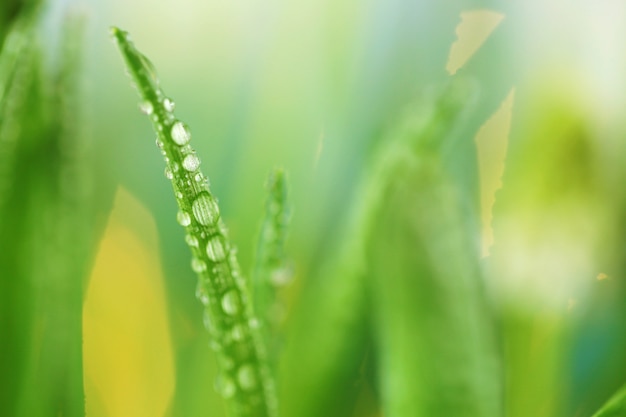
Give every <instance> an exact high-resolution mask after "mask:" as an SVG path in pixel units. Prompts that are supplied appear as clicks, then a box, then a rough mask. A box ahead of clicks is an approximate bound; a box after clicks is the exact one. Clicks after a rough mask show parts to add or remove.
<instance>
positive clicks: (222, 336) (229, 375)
mask: <svg viewBox="0 0 626 417" xmlns="http://www.w3.org/2000/svg"><path fill="white" fill-rule="evenodd" d="M112 35H113V38H114V39H115V41H116V42H117V44H118V47H119V49H120V52H121V54H122V56H123V57H124V60H125V62H126V66H127V68H128V70H129V72H130V74H131V76H132V78H133V79H134V81H135V83H136V87H137V90H138V92H139V95H140V96H141V99H142V103H141V108H142V110H143V112H144V113H146V114H148V115H149V116H150V119H151V121H152V124H153V127H154V129H155V131H156V133H157V144H158V146H159V148H160V149H161V151H162V154H163V156H164V158H165V162H166V176H167V177H168V178H169V179H170V180H171V181H172V186H173V188H174V194H175V196H176V201H177V203H178V206H179V208H180V211H179V213H178V222H179V223H180V224H181V225H182V226H184V227H185V229H186V231H187V234H188V235H187V243H188V244H189V246H190V249H191V252H192V256H193V259H192V268H193V270H194V271H195V272H196V273H197V274H198V291H197V296H198V298H199V299H200V301H201V302H202V304H203V305H204V309H205V310H204V311H205V326H206V327H207V330H208V331H209V333H210V334H211V337H212V340H213V342H212V343H213V346H214V349H215V350H216V351H217V352H218V353H219V354H218V359H219V365H220V368H221V375H220V376H219V378H218V383H217V386H218V391H219V392H220V393H221V394H222V396H223V397H224V398H225V399H227V400H228V403H229V405H230V409H231V411H232V413H233V415H235V416H254V417H264V416H274V415H275V413H276V400H275V395H274V385H273V382H272V378H271V375H270V373H269V369H268V367H267V364H266V351H265V347H264V346H263V343H262V340H261V338H260V335H259V331H258V328H257V327H258V320H257V319H256V318H255V317H254V316H253V312H252V306H251V302H250V301H251V300H250V298H249V295H248V289H247V283H246V281H245V280H244V278H243V277H242V275H241V272H240V269H239V265H238V262H237V259H236V255H235V250H234V248H233V246H232V245H231V243H230V242H229V240H228V235H227V230H226V227H225V225H224V223H223V221H222V219H221V217H220V212H219V208H218V205H217V201H216V199H215V197H214V196H213V195H212V194H211V192H210V190H209V186H208V181H207V179H206V177H205V176H204V175H203V174H202V173H201V172H200V171H199V166H200V160H199V159H198V157H197V156H196V154H195V152H194V150H193V149H192V148H191V147H190V146H189V140H190V136H191V135H190V132H189V129H188V128H187V126H186V125H185V124H184V123H183V122H181V121H179V120H176V118H175V117H174V114H173V102H172V101H171V100H169V99H168V98H166V96H165V95H164V93H163V91H162V90H161V88H160V86H159V82H158V79H157V78H156V74H155V71H154V67H153V65H152V63H150V61H149V60H148V59H147V58H146V57H145V56H144V55H143V54H141V53H140V52H139V51H138V50H137V49H136V48H135V47H134V45H133V44H132V42H131V41H130V39H129V36H128V34H127V33H126V32H124V31H122V30H120V29H117V28H113V29H112Z"/></svg>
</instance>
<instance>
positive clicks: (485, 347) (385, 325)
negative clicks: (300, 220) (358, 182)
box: [365, 84, 503, 417]
mask: <svg viewBox="0 0 626 417" xmlns="http://www.w3.org/2000/svg"><path fill="white" fill-rule="evenodd" d="M466 88H467V86H465V85H463V84H461V85H458V84H457V85H455V84H452V85H451V86H450V89H448V90H447V91H446V92H445V93H444V94H443V96H442V98H441V99H440V100H438V101H437V102H436V103H434V104H433V105H431V106H427V108H426V109H427V113H429V114H430V116H429V117H428V118H427V119H428V121H427V123H426V124H422V125H421V126H420V124H419V123H418V124H415V123H414V121H413V120H411V119H409V120H408V121H407V122H405V123H404V125H403V126H401V128H400V129H399V131H398V132H397V133H396V135H397V139H396V140H395V146H392V147H390V149H389V152H388V153H387V155H386V156H385V160H386V161H384V162H382V163H381V168H380V169H381V170H382V172H384V174H380V177H383V178H389V179H391V180H390V181H384V182H383V183H381V184H380V186H379V188H378V190H377V191H376V194H375V195H377V197H376V199H377V200H378V201H379V205H378V207H377V208H376V209H375V210H373V211H372V215H371V217H370V219H371V228H370V229H369V231H368V236H367V238H366V239H365V240H366V241H367V242H368V243H367V248H366V250H365V257H366V259H367V260H368V261H367V262H368V283H369V293H370V297H371V299H372V304H373V305H372V307H373V310H374V313H373V315H374V329H375V350H376V355H377V358H378V375H379V385H380V395H381V401H382V408H383V412H384V414H385V416H387V417H401V416H408V415H410V416H432V415H441V416H460V415H468V416H473V417H497V416H500V415H501V414H502V382H503V381H502V378H501V375H500V364H499V358H498V354H497V349H496V341H495V334H494V328H493V323H492V322H491V317H490V314H489V309H488V305H487V302H486V299H485V295H484V294H483V288H482V282H481V275H480V268H479V264H478V251H477V248H476V242H474V241H473V240H472V239H471V235H470V233H469V230H470V228H469V227H468V223H472V221H471V219H470V221H468V219H467V217H466V215H465V214H464V213H463V210H462V206H463V205H462V204H461V199H460V197H459V190H458V189H457V187H456V186H455V185H454V184H453V182H452V181H451V179H450V178H449V176H448V174H447V173H446V171H445V169H444V163H443V160H442V157H441V155H442V152H443V150H444V149H445V147H446V146H447V142H449V141H451V140H453V138H454V137H455V136H456V135H457V134H458V132H459V131H462V127H463V123H464V119H465V116H466V115H467V109H468V107H469V108H471V106H468V105H469V104H470V103H469V96H468V93H470V92H471V89H469V90H467V89H466ZM429 108H430V109H429ZM428 109H429V110H428ZM455 131H456V133H455Z"/></svg>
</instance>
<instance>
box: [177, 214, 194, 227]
mask: <svg viewBox="0 0 626 417" xmlns="http://www.w3.org/2000/svg"><path fill="white" fill-rule="evenodd" d="M176 220H177V221H178V224H180V225H181V226H183V227H187V226H189V225H190V224H191V217H190V216H189V213H187V212H185V211H182V210H179V211H178V214H176Z"/></svg>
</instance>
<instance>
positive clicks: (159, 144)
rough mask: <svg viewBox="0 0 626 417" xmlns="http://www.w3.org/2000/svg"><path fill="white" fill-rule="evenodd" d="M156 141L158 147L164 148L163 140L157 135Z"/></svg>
mask: <svg viewBox="0 0 626 417" xmlns="http://www.w3.org/2000/svg"><path fill="white" fill-rule="evenodd" d="M155 143H156V146H157V148H159V149H163V141H162V140H161V139H159V138H158V137H157V138H156V142H155Z"/></svg>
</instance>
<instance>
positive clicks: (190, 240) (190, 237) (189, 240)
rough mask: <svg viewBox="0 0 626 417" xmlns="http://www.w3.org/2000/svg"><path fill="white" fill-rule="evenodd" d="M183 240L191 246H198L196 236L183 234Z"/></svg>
mask: <svg viewBox="0 0 626 417" xmlns="http://www.w3.org/2000/svg"><path fill="white" fill-rule="evenodd" d="M185 242H187V244H188V245H189V246H191V247H194V248H197V247H198V238H196V237H195V236H194V235H189V234H188V235H186V236H185Z"/></svg>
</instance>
